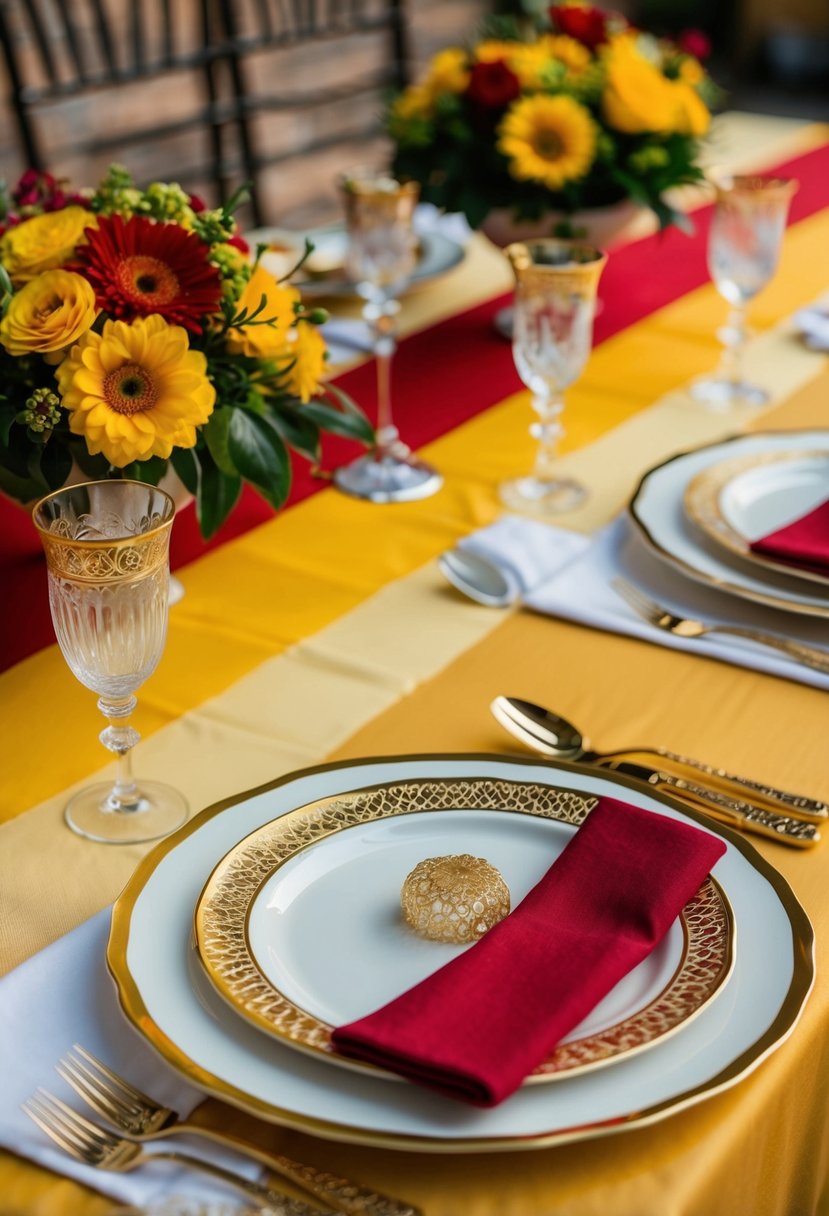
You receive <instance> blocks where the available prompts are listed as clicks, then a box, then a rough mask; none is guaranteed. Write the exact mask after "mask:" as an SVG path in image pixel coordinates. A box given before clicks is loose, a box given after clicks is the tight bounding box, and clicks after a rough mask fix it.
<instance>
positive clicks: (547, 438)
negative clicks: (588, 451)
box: [530, 393, 564, 482]
mask: <svg viewBox="0 0 829 1216" xmlns="http://www.w3.org/2000/svg"><path fill="white" fill-rule="evenodd" d="M533 409H534V410H535V412H536V413H537V414H538V418H539V421H538V422H534V423H533V424H532V426H531V427H530V434H531V435H532V437H533V439H536V440H538V450H537V452H536V456H535V467H534V468H533V477H534V478H535V480H536V481H542V482H551V481H555V480H556V478H557V476H558V474H557V471H556V462H557V460H558V444H559V440H560V439H561V436H562V435H563V434H564V427H563V426H562V425H561V421H560V419H561V412H562V410H563V409H564V398H563V397H562V396H561V394H560V393H557V394H551V395H549V396H542V395H540V394H535V395H534V396H533Z"/></svg>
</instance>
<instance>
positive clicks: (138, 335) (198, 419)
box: [55, 314, 216, 468]
mask: <svg viewBox="0 0 829 1216" xmlns="http://www.w3.org/2000/svg"><path fill="white" fill-rule="evenodd" d="M55 374H56V376H57V380H58V385H59V387H60V393H61V396H62V398H63V405H64V407H65V408H66V409H67V410H69V411H70V417H69V429H70V430H71V431H72V433H73V434H75V435H82V436H83V437H84V439H85V440H86V446H87V448H88V449H89V451H90V452H91V453H92V455H97V454H98V453H99V452H102V453H103V455H104V456H106V458H107V460H108V461H109V462H110V464H113V465H115V467H116V468H123V467H124V465H127V464H130V463H131V462H132V461H133V460H147V459H148V458H149V457H150V456H161V457H162V458H163V459H166V458H167V457H168V456H169V455H170V453H171V452H172V450H173V448H174V447H176V448H191V447H192V446H193V444H194V443H195V442H196V427H197V426H201V425H202V423H204V422H206V421H207V419H208V418H209V417H210V414H211V412H212V410H213V404H214V402H215V400H216V390H215V389H214V387H213V385H212V384H211V383H210V381H209V380H208V378H207V360H206V359H205V357H204V355H203V354H202V352H201V351H195V350H190V349H189V344H188V335H187V330H186V329H183V328H182V327H181V326H180V325H168V324H167V322H166V321H165V320H164V319H163V317H159V316H157V315H156V314H153V315H152V316H150V317H142V318H139V319H138V320H136V321H133V322H132V324H131V325H128V324H127V323H126V321H107V323H106V324H105V325H104V330H103V333H102V334H96V333H94V332H93V331H91V330H90V331H89V332H88V333H86V334H85V335H84V336H83V337H82V338H81V340H80V342H78V343H77V345H75V346H73V347H72V350H71V351H70V352H69V354H68V355H67V357H66V358H65V359H64V360H63V362H62V363H61V365H60V367H58V369H57V371H56V373H55Z"/></svg>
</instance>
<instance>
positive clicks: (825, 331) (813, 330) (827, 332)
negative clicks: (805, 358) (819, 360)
mask: <svg viewBox="0 0 829 1216" xmlns="http://www.w3.org/2000/svg"><path fill="white" fill-rule="evenodd" d="M794 324H795V327H796V328H797V329H799V330H800V332H801V334H802V335H803V340H804V342H805V343H806V345H807V346H808V347H809V349H810V350H825V351H829V308H817V307H812V308H802V309H801V310H800V312H798V313H795V317H794Z"/></svg>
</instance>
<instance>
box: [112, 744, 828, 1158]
mask: <svg viewBox="0 0 829 1216" xmlns="http://www.w3.org/2000/svg"><path fill="white" fill-rule="evenodd" d="M464 777H468V778H474V779H476V780H480V779H481V778H486V779H489V780H491V781H492V782H493V783H498V782H501V781H512V782H516V781H521V782H533V783H538V784H539V785H541V786H554V787H556V788H557V789H559V790H563V789H567V790H572V791H574V792H575V793H576V794H582V795H584V794H587V795H588V796H597V795H602V794H604V795H608V796H611V797H622V798H624V799H625V800H626V801H628V802H630V803H632V804H633V805H635V806H639V807H642V808H644V809H646V810H650V811H652V812H653V813H654V814H658V815H666V816H669V817H670V818H674V819H679V820H691V821H694V822H695V823H697V824H698V825H700V826H703V828H704V830H706V831H709V832H711V833H712V834H714V835H717V836H719V837H721V838H723V839H724V840H725V842H726V852H725V854H724V855H723V857H722V858H721V859H720V860H719V861H718V862H717V865H716V867H715V869H714V872H713V873H714V877H715V878H716V879H717V881H718V882H719V883H720V885H721V886H722V888H723V890H724V891H725V894H726V897H727V898H728V901H729V903H730V905H731V907H732V909H733V913H734V922H735V926H736V929H735V932H736V940H737V949H736V959H735V965H734V970H733V972H732V975H731V978H730V980H729V981H728V983H727V985H726V986H725V988H724V991H723V992H722V994H721V995H720V996H719V997H718V998H717V999H716V1000H714V1001H712V1002H711V1003H710V1005H709V1006H708V1007H707V1008H706V1009H704V1010H703V1011H702V1012H701V1013H700V1014H699V1016H698V1017H696V1018H694V1019H693V1020H692V1021H691V1022H690V1023H689V1024H688V1025H687V1026H685V1027H683V1028H682V1030H681V1031H679V1032H678V1033H677V1034H676V1035H673V1036H671V1037H669V1038H667V1039H665V1041H664V1042H662V1043H658V1044H656V1045H655V1046H653V1047H652V1048H651V1049H650V1050H648V1051H646V1052H642V1053H641V1054H639V1055H634V1056H632V1057H631V1058H630V1059H627V1060H622V1061H619V1062H617V1063H615V1064H614V1065H613V1067H611V1068H602V1069H596V1070H595V1071H593V1072H588V1073H586V1074H585V1075H583V1076H575V1077H572V1078H567V1079H564V1080H562V1081H560V1082H558V1083H557V1084H555V1085H536V1086H529V1087H525V1088H523V1089H521V1090H519V1091H518V1092H517V1093H516V1094H513V1095H512V1097H510V1098H509V1099H508V1100H507V1101H505V1102H503V1103H502V1104H501V1105H500V1106H498V1107H496V1108H494V1109H492V1110H480V1109H476V1108H471V1107H468V1106H466V1105H464V1104H462V1103H459V1102H454V1101H452V1100H451V1099H448V1098H442V1097H440V1096H438V1095H435V1094H433V1093H430V1092H429V1091H427V1090H425V1089H421V1088H420V1087H418V1086H415V1085H408V1084H407V1085H395V1084H390V1083H389V1082H388V1081H386V1080H384V1079H381V1078H377V1079H375V1078H370V1077H366V1076H364V1075H358V1074H352V1073H348V1072H346V1071H345V1070H339V1069H333V1068H331V1067H330V1066H328V1065H327V1064H325V1063H322V1062H319V1061H317V1060H314V1059H311V1058H310V1057H308V1056H306V1055H304V1054H302V1053H300V1052H297V1051H293V1050H290V1049H288V1048H286V1047H284V1046H283V1045H282V1044H280V1043H278V1042H275V1041H273V1040H272V1039H271V1038H269V1037H268V1036H265V1035H263V1034H262V1033H261V1032H260V1031H258V1030H256V1029H255V1028H254V1027H252V1026H250V1025H248V1024H247V1023H246V1022H245V1021H244V1020H243V1019H242V1018H240V1017H238V1016H237V1015H236V1014H235V1013H234V1012H233V1011H231V1010H230V1009H228V1007H227V1006H226V1004H225V1003H224V1001H222V1000H221V998H219V997H218V996H217V995H216V994H215V992H214V991H213V989H212V987H211V985H210V984H209V983H208V982H207V980H206V978H205V977H204V976H203V972H202V969H201V966H200V964H199V963H198V959H197V955H196V951H195V948H194V945H193V910H194V908H195V905H196V901H197V899H198V897H199V893H200V891H201V889H202V887H203V885H204V883H205V881H206V878H207V876H208V875H209V873H210V872H211V871H212V869H213V868H214V866H215V865H216V864H217V863H218V862H219V861H220V859H221V858H222V857H223V856H224V855H225V853H227V852H228V850H229V849H230V848H232V846H233V845H234V844H235V843H237V842H238V841H239V840H241V839H242V838H243V837H244V836H246V835H248V834H249V833H250V832H252V831H254V830H255V829H256V828H258V827H260V826H262V825H263V824H265V823H268V822H269V821H270V820H272V819H274V818H275V817H276V816H278V815H280V814H284V813H285V812H286V811H290V810H293V809H295V808H296V807H299V806H304V805H306V804H308V803H311V802H315V801H318V800H320V799H323V798H332V797H335V796H336V795H338V794H343V793H347V792H353V791H354V790H359V789H362V788H365V787H367V786H377V785H382V784H386V783H389V782H393V781H395V780H401V779H405V780H417V779H422V780H423V781H429V780H437V781H442V780H446V779H450V778H451V779H453V780H458V779H462V778H464ZM458 809H461V808H458ZM574 830H575V829H574ZM549 860H550V859H549V858H548V857H547V858H545V857H544V856H543V855H542V854H541V852H540V851H539V855H538V856H537V857H536V858H535V859H534V862H535V872H534V873H533V874H530V873H527V874H526V876H525V882H526V883H527V884H528V885H530V884H531V883H532V882H533V881H534V880H535V879H536V878H538V877H540V875H541V874H542V873H543V872H544V870H545V869H546V868H547V866H548V865H549ZM107 962H108V965H109V967H110V970H111V972H112V974H113V976H114V978H115V981H116V984H117V987H118V993H119V998H120V1001H121V1005H122V1008H123V1009H124V1012H125V1014H126V1016H127V1017H128V1018H129V1020H130V1021H131V1022H132V1023H133V1025H134V1026H135V1028H136V1029H137V1030H138V1032H139V1033H140V1034H142V1035H143V1036H144V1037H145V1038H146V1039H147V1041H148V1042H149V1043H150V1044H152V1046H153V1047H155V1049H156V1050H157V1051H158V1052H159V1053H160V1054H161V1055H162V1056H163V1057H164V1058H165V1059H166V1060H167V1061H168V1062H169V1063H170V1064H171V1065H172V1066H173V1067H175V1068H177V1069H178V1070H179V1071H181V1072H182V1073H183V1074H184V1075H185V1076H186V1077H187V1078H188V1079H189V1080H191V1081H192V1082H194V1083H195V1084H197V1085H199V1086H201V1087H202V1088H203V1089H204V1090H206V1091H208V1092H210V1093H212V1094H214V1095H216V1096H218V1097H221V1098H224V1099H225V1100H227V1101H230V1102H233V1103H235V1104H237V1105H238V1106H241V1107H243V1108H245V1109H247V1110H249V1111H251V1112H252V1113H254V1114H256V1115H259V1116H261V1117H263V1118H266V1119H270V1120H272V1121H273V1122H276V1123H281V1124H284V1125H286V1126H289V1127H294V1128H298V1129H300V1130H303V1131H307V1132H310V1133H312V1134H315V1135H319V1136H323V1137H328V1138H331V1139H339V1140H350V1141H355V1142H358V1143H363V1144H373V1145H377V1146H388V1147H398V1148H405V1149H410V1150H416V1149H422V1150H429V1151H435V1150H442V1151H445V1152H471V1151H480V1152H487V1151H492V1150H493V1149H496V1148H499V1149H500V1148H503V1149H517V1148H532V1147H536V1146H540V1145H543V1144H554V1143H562V1142H564V1141H569V1140H579V1139H584V1138H588V1137H591V1136H597V1135H604V1134H609V1133H611V1132H614V1131H620V1130H623V1129H624V1128H628V1127H636V1126H642V1125H644V1124H647V1123H651V1122H654V1121H655V1120H658V1119H662V1118H664V1117H665V1116H667V1115H668V1114H670V1113H672V1112H675V1111H678V1110H681V1109H683V1108H684V1107H687V1106H689V1105H691V1104H693V1103H695V1102H699V1101H701V1100H702V1099H704V1098H706V1097H708V1096H710V1095H712V1094H715V1093H718V1092H720V1091H722V1090H723V1089H726V1088H728V1087H729V1086H731V1085H733V1084H735V1082H737V1081H738V1080H739V1079H740V1078H741V1077H744V1076H746V1075H747V1074H748V1073H750V1072H751V1071H752V1070H753V1069H754V1068H756V1067H757V1066H758V1064H759V1063H760V1062H761V1061H762V1060H763V1059H764V1058H765V1057H766V1056H767V1055H768V1054H769V1053H770V1052H771V1051H773V1050H774V1049H775V1048H776V1047H777V1046H778V1045H779V1044H780V1043H781V1042H782V1041H783V1040H784V1039H785V1038H786V1037H787V1036H788V1035H789V1034H790V1033H791V1032H792V1030H793V1028H794V1026H795V1024H796V1022H797V1019H798V1017H799V1015H800V1012H801V1009H802V1007H803V1004H804V1002H805V1000H806V997H807V996H808V993H809V991H810V989H811V986H812V982H813V977H814V963H813V939H812V930H811V926H810V924H809V921H808V919H807V917H806V915H805V913H804V912H803V910H802V908H801V907H800V905H799V904H798V902H797V900H796V899H795V897H794V895H793V894H792V892H791V890H790V888H789V887H788V885H787V884H786V883H785V881H784V880H783V879H782V878H781V876H780V875H779V874H778V873H777V872H776V871H775V870H774V868H773V867H772V866H770V865H769V864H768V863H767V862H765V861H764V860H763V858H762V857H760V855H759V854H758V853H757V852H756V851H755V850H754V849H753V848H752V846H751V845H750V844H749V843H748V842H747V841H746V840H744V839H742V838H739V837H738V836H736V835H735V834H734V833H731V832H729V831H728V829H726V828H721V827H719V826H717V825H714V824H712V823H710V821H704V819H703V817H702V816H700V815H697V814H696V813H695V812H693V811H689V810H684V809H682V808H680V807H679V805H678V804H676V803H674V802H672V801H671V800H670V799H667V798H663V797H661V796H660V795H657V794H654V793H650V792H645V791H643V790H642V789H641V788H639V787H637V786H636V784H635V783H634V782H632V781H630V780H628V779H626V778H624V777H620V776H619V775H617V774H607V775H599V774H597V773H596V772H595V771H593V770H590V769H587V768H585V767H581V766H578V765H568V764H556V763H553V762H552V761H544V762H543V763H541V762H538V761H536V760H515V759H508V758H502V757H496V756H431V757H402V758H399V759H389V758H382V759H377V760H365V761H355V762H351V763H341V764H331V765H324V766H322V767H320V768H316V769H310V770H307V771H305V772H301V773H296V774H292V775H288V776H287V777H284V778H281V779H280V780H279V781H277V782H275V783H273V784H272V785H270V786H267V787H263V788H262V789H260V790H258V791H252V792H251V793H249V794H247V795H241V796H239V797H238V798H235V799H229V800H227V801H226V802H224V803H220V804H218V805H217V806H215V807H212V808H210V809H208V810H207V811H204V812H203V813H202V814H201V815H199V816H197V817H196V818H195V819H194V820H193V821H192V822H191V823H188V824H186V825H185V826H184V827H183V828H181V829H180V830H179V831H178V832H177V833H175V834H174V835H173V836H172V837H170V838H169V839H167V840H164V841H162V842H161V843H160V844H159V845H158V846H156V848H155V849H154V850H153V852H152V853H151V854H150V855H149V856H148V857H146V858H145V859H144V860H143V861H142V862H141V863H140V864H139V866H138V868H137V870H136V872H135V874H134V875H133V877H132V879H131V880H130V882H129V884H128V885H127V887H126V889H125V891H124V893H123V894H122V895H121V897H120V898H119V899H118V901H117V902H116V904H115V908H114V910H113V920H112V930H111V934H110V941H109V947H108V951H107Z"/></svg>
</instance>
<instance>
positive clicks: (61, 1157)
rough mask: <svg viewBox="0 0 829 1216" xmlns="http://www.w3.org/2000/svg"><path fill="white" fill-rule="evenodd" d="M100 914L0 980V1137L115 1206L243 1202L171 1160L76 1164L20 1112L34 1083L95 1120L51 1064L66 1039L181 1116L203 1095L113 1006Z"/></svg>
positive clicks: (198, 1149) (238, 1169)
mask: <svg viewBox="0 0 829 1216" xmlns="http://www.w3.org/2000/svg"><path fill="white" fill-rule="evenodd" d="M89 847H90V848H96V847H98V846H96V845H90V846H89ZM44 898H46V895H45V894H44ZM109 920H110V910H109V909H108V908H107V909H105V910H104V911H103V912H100V913H99V914H98V915H97V916H94V917H93V918H92V919H91V920H88V921H86V923H85V924H83V925H80V926H79V927H78V928H77V929H74V930H73V931H72V932H71V933H68V934H67V935H66V936H65V937H62V938H59V939H58V940H57V941H55V942H53V943H52V944H51V945H50V946H47V947H46V949H45V950H41V951H40V953H39V954H35V955H34V956H33V957H32V958H30V959H28V960H27V961H26V962H25V963H22V964H21V965H20V966H19V967H17V968H16V969H15V970H14V971H11V972H10V973H9V974H8V975H6V976H4V977H3V979H0V1025H2V1035H0V1076H2V1078H3V1080H2V1087H0V1093H2V1098H0V1144H2V1145H3V1146H4V1147H5V1148H8V1149H11V1150H12V1152H15V1153H17V1154H19V1155H20V1156H22V1157H28V1158H29V1159H30V1160H31V1161H36V1162H38V1163H39V1164H40V1165H44V1166H47V1167H48V1168H49V1169H51V1170H55V1171H56V1172H57V1173H59V1174H64V1175H66V1176H67V1177H70V1178H75V1179H77V1181H78V1182H83V1183H86V1184H87V1185H88V1186H91V1187H95V1188H96V1189H97V1190H99V1191H102V1192H103V1193H104V1194H106V1195H111V1196H112V1197H113V1198H114V1199H117V1200H119V1201H121V1202H124V1203H131V1204H138V1205H141V1206H144V1205H146V1204H150V1203H157V1202H159V1201H161V1200H163V1199H165V1198H167V1197H169V1196H171V1195H177V1196H187V1199H188V1200H192V1201H193V1203H201V1204H211V1203H212V1204H214V1205H215V1204H219V1203H221V1204H222V1205H224V1204H225V1203H226V1204H228V1206H230V1205H235V1204H237V1203H240V1202H244V1200H243V1198H242V1197H241V1196H239V1195H234V1192H233V1191H230V1190H229V1189H228V1188H226V1187H225V1186H223V1184H222V1183H220V1182H214V1181H211V1180H210V1179H209V1178H207V1177H205V1175H203V1174H198V1173H196V1172H195V1171H194V1170H189V1169H188V1170H185V1169H180V1168H179V1167H178V1166H175V1165H173V1164H171V1163H170V1162H159V1164H158V1165H151V1166H146V1167H145V1166H141V1167H140V1168H139V1169H138V1170H135V1171H133V1172H132V1173H129V1174H113V1173H107V1172H105V1171H103V1170H95V1169H92V1168H91V1167H89V1166H85V1165H82V1164H81V1163H80V1162H78V1161H75V1160H74V1159H73V1158H72V1157H70V1156H68V1154H66V1153H64V1152H62V1151H61V1150H60V1149H59V1148H58V1147H57V1146H56V1145H55V1144H53V1143H52V1141H51V1140H50V1139H49V1138H48V1137H47V1136H46V1134H45V1133H44V1132H42V1131H41V1130H40V1128H39V1127H37V1126H36V1125H35V1124H34V1123H33V1122H32V1120H31V1119H30V1118H29V1117H28V1115H25V1114H24V1113H23V1111H22V1110H21V1109H20V1104H21V1103H22V1102H24V1101H25V1100H26V1098H28V1097H30V1096H31V1095H32V1094H33V1093H34V1092H35V1090H36V1089H37V1088H38V1086H42V1087H43V1088H44V1089H46V1090H48V1091H49V1092H50V1093H52V1094H54V1095H55V1096H56V1097H59V1098H61V1099H62V1100H63V1101H65V1102H68V1103H69V1104H70V1105H71V1106H74V1107H75V1109H76V1110H78V1111H80V1112H81V1113H83V1114H85V1115H88V1116H90V1117H91V1118H93V1119H95V1118H97V1116H95V1115H94V1114H92V1112H90V1111H89V1109H88V1108H87V1107H86V1106H85V1104H84V1103H83V1102H82V1101H81V1099H80V1098H78V1097H77V1096H76V1095H75V1094H74V1093H73V1091H72V1090H71V1089H70V1087H69V1086H68V1085H67V1084H66V1083H65V1082H64V1081H63V1080H62V1079H61V1078H60V1077H59V1076H58V1074H57V1073H56V1072H55V1064H56V1063H57V1061H58V1060H59V1059H60V1058H61V1056H63V1055H64V1054H65V1053H66V1052H67V1051H69V1050H70V1049H71V1047H72V1046H73V1044H74V1043H79V1044H80V1045H81V1046H82V1047H85V1048H86V1049H87V1051H90V1052H92V1054H93V1055H95V1056H97V1057H98V1058H99V1059H100V1060H102V1061H103V1062H104V1063H105V1064H108V1065H109V1067H110V1068H112V1069H113V1070H114V1071H115V1072H117V1073H120V1074H121V1075H122V1076H123V1077H125V1078H126V1079H127V1080H128V1081H132V1082H133V1084H135V1085H136V1086H137V1087H138V1088H139V1089H142V1090H144V1092H145V1093H147V1094H150V1095H152V1097H153V1098H157V1099H158V1100H159V1101H160V1102H163V1103H164V1104H165V1105H166V1106H170V1107H172V1108H173V1110H175V1111H177V1112H178V1114H180V1115H188V1114H189V1113H190V1111H191V1110H192V1109H193V1107H195V1106H197V1105H198V1103H199V1102H201V1101H202V1100H203V1098H204V1094H202V1093H201V1092H200V1091H199V1090H197V1089H195V1088H194V1087H193V1086H191V1085H188V1084H187V1082H186V1081H183V1080H182V1079H181V1078H180V1077H178V1076H177V1075H176V1074H175V1073H174V1072H173V1071H172V1070H171V1069H170V1068H168V1067H167V1066H166V1065H165V1064H164V1063H163V1062H162V1061H161V1059H160V1058H159V1057H158V1056H157V1055H156V1054H155V1053H154V1052H153V1051H152V1049H151V1048H150V1047H148V1046H147V1044H146V1043H144V1042H143V1040H142V1039H141V1038H139V1036H138V1035H137V1033H136V1032H135V1031H134V1030H133V1029H132V1027H131V1026H130V1024H129V1023H128V1022H127V1020H126V1018H125V1017H124V1015H123V1014H122V1013H121V1009H120V1007H119V1005H118V1000H117V997H116V992H115V985H114V983H113V981H112V979H111V977H110V975H109V973H108V972H107V969H106V963H105V961H104V953H105V949H106V943H107V937H108V934H109ZM158 1147H159V1148H163V1147H169V1148H179V1149H181V1150H183V1151H185V1152H187V1153H188V1155H193V1156H198V1155H201V1156H204V1157H208V1158H209V1159H210V1160H211V1161H213V1162H216V1163H218V1164H221V1165H223V1166H226V1167H227V1168H228V1169H232V1170H233V1171H234V1172H235V1173H238V1174H243V1175H244V1176H245V1177H247V1178H253V1179H257V1178H259V1177H260V1175H261V1169H260V1167H259V1166H258V1165H257V1164H256V1163H255V1162H251V1161H250V1160H248V1159H247V1158H245V1157H242V1156H240V1155H239V1154H238V1153H234V1152H232V1151H230V1150H224V1149H220V1148H218V1147H217V1146H216V1145H215V1144H207V1142H205V1141H202V1142H198V1141H196V1140H189V1139H185V1138H184V1137H181V1138H177V1140H176V1141H175V1143H171V1144H170V1145H167V1146H165V1145H159V1146H158ZM150 1151H152V1149H151V1148H150ZM0 1209H2V1198H1V1197H0Z"/></svg>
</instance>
